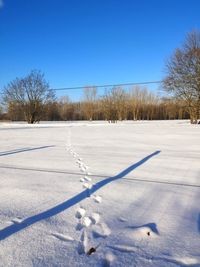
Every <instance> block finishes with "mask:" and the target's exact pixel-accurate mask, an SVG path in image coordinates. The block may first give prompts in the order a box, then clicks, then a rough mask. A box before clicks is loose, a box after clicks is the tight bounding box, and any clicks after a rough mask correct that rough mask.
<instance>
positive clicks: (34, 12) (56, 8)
mask: <svg viewBox="0 0 200 267" xmlns="http://www.w3.org/2000/svg"><path fill="white" fill-rule="evenodd" d="M194 28H195V29H198V30H200V1H199V0H182V1H181V0H173V1H172V0H162V1H161V0H146V1H145V0H143V1H142V0H140V1H139V0H137V1H136V0H135V1H134V0H0V90H1V89H2V88H3V86H5V85H6V84H7V83H8V82H9V81H10V80H12V79H14V78H16V77H20V76H23V75H25V74H27V73H28V72H29V71H30V70H31V69H40V70H42V71H43V72H44V73H45V77H46V79H47V80H48V81H49V83H50V86H51V87H52V88H57V87H71V86H82V85H93V84H107V83H115V84H116V83H126V82H140V81H152V80H160V79H162V78H163V76H164V62H165V61H166V59H167V58H168V57H169V56H170V55H171V54H172V52H173V51H174V49H175V48H176V47H178V46H180V45H181V44H182V42H183V41H184V38H185V35H186V33H187V32H189V31H191V30H192V29H194ZM62 94H64V92H62ZM76 94H77V95H78V94H79V95H80V92H79V93H78V92H76Z"/></svg>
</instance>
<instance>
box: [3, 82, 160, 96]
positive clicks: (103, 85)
mask: <svg viewBox="0 0 200 267" xmlns="http://www.w3.org/2000/svg"><path fill="white" fill-rule="evenodd" d="M160 83H162V81H146V82H130V83H115V84H101V85H85V86H74V87H61V88H50V89H49V90H48V91H70V90H83V89H85V88H93V87H97V88H106V87H118V86H131V85H133V86H134V85H148V84H160ZM0 94H3V92H0Z"/></svg>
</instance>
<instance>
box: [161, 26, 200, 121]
mask: <svg viewBox="0 0 200 267" xmlns="http://www.w3.org/2000/svg"><path fill="white" fill-rule="evenodd" d="M166 72H167V75H166V78H165V79H164V81H163V86H164V88H165V89H166V90H167V91H168V92H170V93H172V95H174V96H175V97H176V98H178V99H181V100H184V101H185V103H186V105H187V109H188V112H189V114H190V121H191V123H197V120H198V118H199V113H200V32H198V31H192V32H190V33H189V34H188V35H187V37H186V40H185V43H184V44H183V46H182V48H178V49H176V51H175V53H174V54H173V55H172V57H171V58H170V59H169V61H168V62H167V64H166Z"/></svg>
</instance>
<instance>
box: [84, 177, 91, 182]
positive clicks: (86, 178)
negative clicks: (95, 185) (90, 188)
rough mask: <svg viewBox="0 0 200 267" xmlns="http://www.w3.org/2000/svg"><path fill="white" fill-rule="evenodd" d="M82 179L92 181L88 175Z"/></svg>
mask: <svg viewBox="0 0 200 267" xmlns="http://www.w3.org/2000/svg"><path fill="white" fill-rule="evenodd" d="M84 179H85V180H86V181H88V182H91V181H92V179H91V178H90V177H88V176H85V177H84Z"/></svg>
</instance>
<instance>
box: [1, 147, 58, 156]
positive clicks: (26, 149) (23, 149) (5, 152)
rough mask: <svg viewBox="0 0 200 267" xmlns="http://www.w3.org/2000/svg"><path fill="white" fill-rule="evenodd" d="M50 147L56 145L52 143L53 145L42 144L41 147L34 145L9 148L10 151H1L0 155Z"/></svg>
mask: <svg viewBox="0 0 200 267" xmlns="http://www.w3.org/2000/svg"><path fill="white" fill-rule="evenodd" d="M49 147H54V146H53V145H51V146H40V147H32V148H31V147H24V148H18V149H13V150H9V151H3V152H0V157H3V156H8V155H12V154H18V153H23V152H27V151H32V150H38V149H44V148H49Z"/></svg>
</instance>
